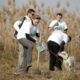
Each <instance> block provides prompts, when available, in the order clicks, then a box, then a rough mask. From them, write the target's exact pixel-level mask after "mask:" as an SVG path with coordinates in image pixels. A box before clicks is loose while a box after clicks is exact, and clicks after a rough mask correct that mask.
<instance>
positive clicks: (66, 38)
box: [63, 34, 69, 43]
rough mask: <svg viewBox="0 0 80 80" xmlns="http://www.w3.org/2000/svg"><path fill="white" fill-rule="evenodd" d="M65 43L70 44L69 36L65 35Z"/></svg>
mask: <svg viewBox="0 0 80 80" xmlns="http://www.w3.org/2000/svg"><path fill="white" fill-rule="evenodd" d="M63 41H64V42H65V43H68V41H69V37H68V35H67V34H64V35H63Z"/></svg>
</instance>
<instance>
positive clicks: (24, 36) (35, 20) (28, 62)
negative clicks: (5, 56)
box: [16, 15, 41, 73]
mask: <svg viewBox="0 0 80 80" xmlns="http://www.w3.org/2000/svg"><path fill="white" fill-rule="evenodd" d="M40 20H41V18H40V16H39V15H34V16H33V17H32V20H31V21H27V20H25V21H24V24H23V25H22V27H21V29H20V30H19V31H18V34H17V36H16V37H17V40H18V42H19V43H20V44H21V45H22V46H23V50H24V52H23V54H22V55H20V56H22V58H21V60H20V61H21V62H20V63H19V71H20V73H24V72H28V71H29V69H30V68H31V66H32V47H33V44H35V43H36V42H37V41H36V39H35V38H34V37H33V36H36V37H39V36H40V30H39V26H38V24H39V22H40Z"/></svg>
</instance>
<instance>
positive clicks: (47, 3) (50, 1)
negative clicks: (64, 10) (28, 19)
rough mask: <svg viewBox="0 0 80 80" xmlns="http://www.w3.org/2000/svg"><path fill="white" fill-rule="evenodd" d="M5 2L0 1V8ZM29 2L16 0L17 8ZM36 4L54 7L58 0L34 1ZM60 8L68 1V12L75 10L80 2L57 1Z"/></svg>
mask: <svg viewBox="0 0 80 80" xmlns="http://www.w3.org/2000/svg"><path fill="white" fill-rule="evenodd" d="M6 1H7V0H0V6H3V5H6ZM28 1H29V0H16V5H17V7H20V6H21V5H23V4H26V3H27V2H28ZM36 1H37V2H38V4H41V3H42V2H43V3H44V4H45V6H50V7H54V8H55V5H56V4H57V1H58V0H36ZM59 1H60V3H61V5H62V7H64V6H65V5H66V2H67V1H70V7H69V9H70V10H76V8H77V7H80V0H59Z"/></svg>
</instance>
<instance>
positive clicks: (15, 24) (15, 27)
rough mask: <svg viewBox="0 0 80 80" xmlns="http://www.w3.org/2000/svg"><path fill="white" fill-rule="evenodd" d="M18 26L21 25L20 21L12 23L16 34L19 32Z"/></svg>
mask: <svg viewBox="0 0 80 80" xmlns="http://www.w3.org/2000/svg"><path fill="white" fill-rule="evenodd" d="M19 24H21V21H16V22H15V23H14V26H13V27H14V29H15V30H16V31H17V32H18V31H19V29H20V28H19Z"/></svg>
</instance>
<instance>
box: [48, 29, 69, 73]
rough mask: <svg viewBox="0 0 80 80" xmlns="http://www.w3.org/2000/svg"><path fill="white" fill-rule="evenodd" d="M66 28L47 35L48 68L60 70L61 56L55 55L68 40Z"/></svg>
mask: <svg viewBox="0 0 80 80" xmlns="http://www.w3.org/2000/svg"><path fill="white" fill-rule="evenodd" d="M64 31H65V32H66V29H64V30H55V31H53V32H52V34H51V35H50V36H49V38H48V40H47V47H48V50H49V54H50V55H49V57H50V58H49V59H50V60H49V70H50V71H54V70H55V67H57V69H59V70H62V58H61V57H59V56H57V55H58V52H59V51H60V48H61V47H62V46H63V48H64V45H65V44H66V43H68V42H69V41H70V39H69V36H68V35H67V33H65V32H64Z"/></svg>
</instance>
